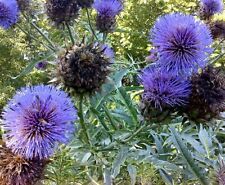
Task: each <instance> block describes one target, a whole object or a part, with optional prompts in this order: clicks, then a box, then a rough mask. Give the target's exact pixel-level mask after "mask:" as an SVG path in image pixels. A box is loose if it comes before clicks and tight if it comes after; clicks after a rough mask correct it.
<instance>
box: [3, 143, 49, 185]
mask: <svg viewBox="0 0 225 185" xmlns="http://www.w3.org/2000/svg"><path fill="white" fill-rule="evenodd" d="M46 164H47V162H46V161H40V160H27V159H24V158H23V157H21V156H19V155H16V154H14V153H12V151H11V150H10V149H8V148H6V147H5V146H0V185H32V184H36V183H37V182H38V181H40V180H41V179H42V177H43V172H44V168H45V166H46Z"/></svg>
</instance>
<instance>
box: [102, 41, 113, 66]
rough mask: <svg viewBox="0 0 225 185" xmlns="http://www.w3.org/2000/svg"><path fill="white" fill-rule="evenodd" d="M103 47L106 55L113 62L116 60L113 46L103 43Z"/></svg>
mask: <svg viewBox="0 0 225 185" xmlns="http://www.w3.org/2000/svg"><path fill="white" fill-rule="evenodd" d="M102 49H103V51H104V55H105V56H106V57H107V58H109V59H110V61H111V62H113V61H114V57H115V53H114V51H113V49H112V48H111V47H109V46H108V45H107V44H104V45H102Z"/></svg>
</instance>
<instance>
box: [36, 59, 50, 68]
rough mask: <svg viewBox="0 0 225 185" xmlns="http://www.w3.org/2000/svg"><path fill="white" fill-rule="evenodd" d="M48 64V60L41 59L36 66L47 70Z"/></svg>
mask: <svg viewBox="0 0 225 185" xmlns="http://www.w3.org/2000/svg"><path fill="white" fill-rule="evenodd" d="M47 65H48V62H46V61H41V62H38V63H37V64H36V65H35V68H36V69H38V70H45V69H46V67H47Z"/></svg>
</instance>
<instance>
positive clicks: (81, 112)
mask: <svg viewBox="0 0 225 185" xmlns="http://www.w3.org/2000/svg"><path fill="white" fill-rule="evenodd" d="M83 99H84V95H83V94H81V95H80V102H79V117H80V125H81V128H82V130H83V132H84V135H85V140H86V142H87V143H89V144H90V145H91V142H90V137H89V134H88V131H87V127H86V125H85V122H84V115H83Z"/></svg>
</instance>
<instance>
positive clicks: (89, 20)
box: [86, 8, 98, 40]
mask: <svg viewBox="0 0 225 185" xmlns="http://www.w3.org/2000/svg"><path fill="white" fill-rule="evenodd" d="M86 12H87V17H88V24H89V26H90V29H91V32H92V34H93V36H94V37H95V38H96V40H98V37H97V36H96V34H95V31H94V29H93V27H92V24H91V19H90V13H89V10H88V8H86Z"/></svg>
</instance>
